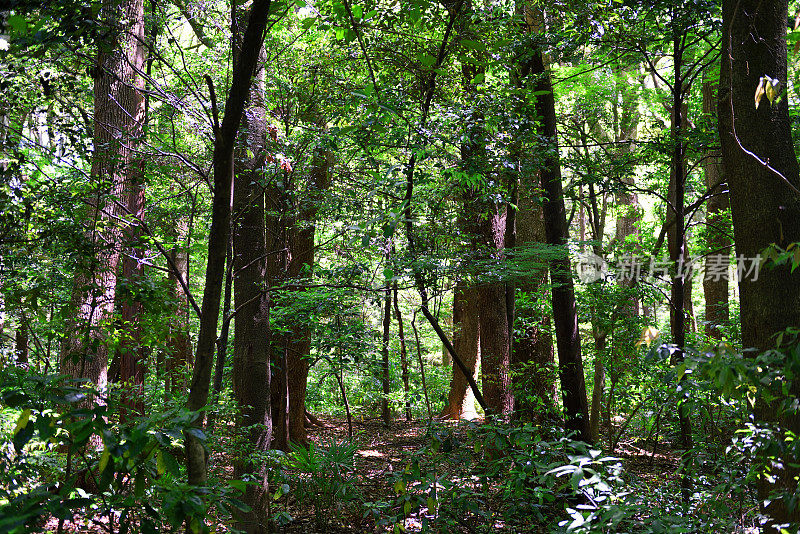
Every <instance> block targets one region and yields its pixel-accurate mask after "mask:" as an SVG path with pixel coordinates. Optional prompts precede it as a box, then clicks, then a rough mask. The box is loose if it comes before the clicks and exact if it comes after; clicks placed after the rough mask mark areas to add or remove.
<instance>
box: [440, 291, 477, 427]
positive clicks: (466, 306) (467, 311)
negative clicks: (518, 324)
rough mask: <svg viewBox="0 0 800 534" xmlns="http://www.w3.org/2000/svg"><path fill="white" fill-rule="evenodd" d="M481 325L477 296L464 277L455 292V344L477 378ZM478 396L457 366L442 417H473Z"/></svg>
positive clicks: (458, 352) (454, 367) (465, 363)
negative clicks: (476, 396)
mask: <svg viewBox="0 0 800 534" xmlns="http://www.w3.org/2000/svg"><path fill="white" fill-rule="evenodd" d="M479 332H480V324H479V322H478V295H477V291H476V289H475V288H474V287H471V286H470V285H469V282H467V281H465V280H458V281H457V282H456V288H455V291H454V294H453V347H454V348H455V349H456V353H457V354H458V355H459V356H460V357H461V359H462V361H463V362H464V365H465V366H466V367H467V369H469V370H471V372H472V376H473V378H474V379H475V380H477V379H478V362H479V356H478V351H479V339H480V334H479ZM475 415H476V413H475V396H474V394H473V393H472V390H471V389H470V387H469V384H467V378H466V377H465V376H464V373H462V372H461V370H460V369H458V368H457V367H456V366H453V375H452V378H451V379H450V392H449V393H448V395H447V405H446V406H445V408H444V410H442V413H441V416H442V417H446V418H448V419H461V418H468V419H470V418H474V417H475Z"/></svg>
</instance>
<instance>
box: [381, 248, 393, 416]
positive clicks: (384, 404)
mask: <svg viewBox="0 0 800 534" xmlns="http://www.w3.org/2000/svg"><path fill="white" fill-rule="evenodd" d="M391 247H392V244H391V242H389V243H387V244H386V255H385V258H386V263H385V265H386V268H387V269H388V268H389V266H390V265H391V253H390V250H391ZM382 311H383V337H382V338H381V367H380V370H381V373H380V380H381V386H382V390H383V395H382V396H381V419H383V425H384V426H385V427H387V428H388V427H389V426H391V424H392V412H391V409H390V408H389V393H391V375H390V374H389V370H390V369H389V341H390V332H391V326H392V283H391V282H390V281H389V280H387V281H386V283H385V284H384V288H383V309H382Z"/></svg>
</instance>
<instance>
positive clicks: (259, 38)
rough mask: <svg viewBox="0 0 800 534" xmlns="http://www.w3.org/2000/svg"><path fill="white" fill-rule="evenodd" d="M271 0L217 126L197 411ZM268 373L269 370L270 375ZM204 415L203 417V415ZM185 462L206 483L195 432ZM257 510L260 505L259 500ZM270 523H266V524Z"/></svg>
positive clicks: (246, 42) (252, 29)
mask: <svg viewBox="0 0 800 534" xmlns="http://www.w3.org/2000/svg"><path fill="white" fill-rule="evenodd" d="M269 6H270V0H254V1H253V4H252V7H251V8H250V16H249V18H248V23H247V29H246V30H245V33H244V38H243V39H242V46H241V53H240V54H238V57H237V60H236V61H235V62H234V69H233V76H232V80H231V88H230V91H229V93H228V97H227V100H226V105H225V116H224V118H223V120H222V125H221V126H220V127H219V128H217V127H215V128H214V129H215V136H214V162H213V170H214V200H213V204H212V211H211V228H210V230H209V235H208V263H207V266H206V284H205V288H204V290H203V305H202V308H201V317H200V331H199V335H198V339H197V350H196V353H195V365H194V372H193V374H192V383H191V387H190V389H189V398H188V400H187V403H186V405H187V408H188V409H189V410H190V411H193V412H197V411H198V410H200V409H201V408H203V407H204V406H205V405H206V402H207V401H208V394H209V386H210V382H211V368H212V365H213V362H214V342H215V340H216V338H217V323H218V320H219V305H220V298H221V293H222V280H223V275H224V271H225V255H226V249H227V248H228V237H229V235H230V220H231V196H232V195H231V189H232V185H233V149H234V144H235V142H236V139H237V137H238V136H237V133H238V131H239V124H240V122H241V119H242V115H243V114H244V109H245V104H246V101H247V97H248V95H249V93H250V85H251V80H252V76H253V74H254V72H255V66H256V61H257V60H258V56H259V51H260V50H261V48H262V45H263V41H264V32H265V30H266V26H267V13H268V12H269ZM267 376H268V375H267ZM200 419H201V420H202V418H200ZM185 437H186V463H187V475H188V481H189V484H191V485H194V486H202V485H205V483H206V477H207V469H206V456H205V450H204V448H203V444H202V443H201V442H200V440H198V439H197V437H196V436H194V435H193V434H191V433H187V434H186V436H185ZM255 504H257V506H256V507H253V509H254V510H259V509H261V504H260V503H255ZM264 528H266V527H264Z"/></svg>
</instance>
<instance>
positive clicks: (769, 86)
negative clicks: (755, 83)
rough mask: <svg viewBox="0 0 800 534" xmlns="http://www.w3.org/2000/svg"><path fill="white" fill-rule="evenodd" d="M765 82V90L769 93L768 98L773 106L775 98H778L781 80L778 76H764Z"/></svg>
mask: <svg viewBox="0 0 800 534" xmlns="http://www.w3.org/2000/svg"><path fill="white" fill-rule="evenodd" d="M764 78H765V83H764V92H765V93H766V95H767V99H768V100H769V105H770V106H771V105H772V104H773V103H774V102H775V99H776V98H778V94H779V93H780V90H781V82H780V80H778V79H777V78H770V77H769V76H764Z"/></svg>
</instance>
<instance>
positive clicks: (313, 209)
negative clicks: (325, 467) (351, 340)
mask: <svg viewBox="0 0 800 534" xmlns="http://www.w3.org/2000/svg"><path fill="white" fill-rule="evenodd" d="M314 118H315V120H316V124H315V126H317V128H319V133H320V139H319V140H318V146H317V147H316V148H315V149H314V155H313V157H312V160H311V168H310V170H309V176H308V185H307V186H306V190H305V191H304V192H303V194H302V195H297V196H298V200H297V203H296V206H295V210H296V213H297V221H296V224H295V225H294V227H293V228H291V229H290V230H289V251H290V254H291V259H290V261H289V265H288V273H287V275H288V277H289V278H290V279H293V280H296V286H295V287H296V288H297V290H298V291H305V289H306V285H307V284H308V283H310V282H311V280H312V276H313V272H314V239H315V236H316V219H317V212H318V211H319V204H320V202H321V201H322V195H323V194H324V193H325V192H326V191H327V190H328V188H329V187H330V185H331V171H332V169H333V151H332V150H331V149H330V147H329V145H328V143H327V141H326V139H325V137H324V136H325V135H326V133H327V123H326V121H325V118H324V117H323V116H322V115H321V113H319V112H318V111H316V110H315V117H314ZM311 333H312V332H311V328H309V324H308V321H305V320H299V321H296V322H295V323H294V324H293V325H292V333H291V339H290V342H289V351H288V353H287V355H286V358H287V378H288V391H289V393H288V394H289V423H288V426H289V439H290V440H291V441H293V442H294V443H299V444H303V445H305V444H306V443H307V442H308V437H307V436H306V427H305V420H306V417H305V414H306V388H307V382H308V365H309V364H308V359H309V357H310V354H311Z"/></svg>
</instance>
